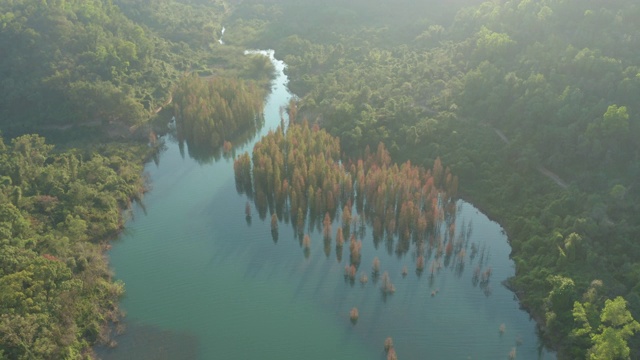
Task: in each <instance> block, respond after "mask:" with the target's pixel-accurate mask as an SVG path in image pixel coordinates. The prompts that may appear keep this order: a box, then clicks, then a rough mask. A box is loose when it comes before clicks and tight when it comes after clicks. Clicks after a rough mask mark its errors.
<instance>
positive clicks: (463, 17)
mask: <svg viewBox="0 0 640 360" xmlns="http://www.w3.org/2000/svg"><path fill="white" fill-rule="evenodd" d="M223 23H224V26H225V27H226V33H225V39H224V43H225V46H221V44H220V43H219V41H218V40H219V39H220V36H221V31H222V27H223V25H222V24H223ZM638 24H640V5H638V4H637V3H636V2H634V1H632V0H616V1H608V2H602V1H597V0H541V1H531V0H514V1H486V2H483V1H480V0H455V1H444V0H429V1H421V2H416V1H410V0H401V1H397V2H384V1H373V2H371V1H362V0H355V1H348V2H345V1H339V0H329V1H326V2H311V1H304V0H303V1H291V0H277V1H270V2H261V1H257V0H245V1H241V2H240V1H222V0H215V1H201V0H159V1H153V2H149V1H143V0H113V1H108V0H91V1H77V0H66V1H63V0H48V1H35V0H13V1H3V2H0V29H2V30H1V32H0V54H2V56H0V91H1V93H2V94H3V96H2V98H1V99H0V129H1V130H2V134H3V136H4V138H5V141H4V142H3V143H1V144H2V146H0V151H1V153H2V160H1V161H0V168H2V171H1V172H0V176H1V177H2V178H3V179H4V180H3V181H2V185H1V186H2V189H3V190H2V194H4V195H3V200H2V201H3V204H5V205H3V207H2V209H3V210H2V211H3V213H4V214H3V215H2V217H1V222H0V224H5V225H3V226H4V227H6V231H4V232H3V233H4V234H5V235H4V236H3V237H2V238H3V239H4V240H3V242H2V248H1V250H0V251H2V252H3V253H4V254H5V255H4V256H3V257H2V259H3V260H2V261H0V266H1V268H2V273H1V274H0V281H1V282H2V287H3V290H2V291H1V292H0V294H2V295H1V296H5V297H7V298H6V299H4V298H3V299H2V301H1V302H0V304H2V307H3V308H2V311H1V312H0V317H1V319H2V325H1V326H2V330H3V331H2V334H3V337H2V338H1V340H2V343H1V344H0V354H3V353H2V352H4V354H3V355H0V358H1V357H2V356H4V357H8V358H58V357H65V356H66V357H69V358H77V357H82V356H85V355H83V354H85V352H86V351H87V349H88V348H89V345H90V344H92V343H94V342H95V341H97V340H98V339H99V338H101V337H102V332H101V327H102V326H103V325H104V323H105V320H112V319H115V318H116V316H115V315H114V316H112V314H109V310H110V309H111V310H113V303H114V302H115V301H116V300H114V299H116V298H117V297H118V296H119V295H120V294H121V293H122V284H118V283H114V282H112V281H111V280H110V277H109V274H108V271H107V267H106V265H105V264H104V263H103V262H102V261H103V258H102V256H100V248H101V247H104V246H105V243H104V241H103V240H104V239H106V238H108V237H110V236H113V234H115V233H116V232H117V231H118V229H119V228H120V227H121V226H122V218H121V215H120V212H119V209H120V208H126V207H127V206H128V205H129V203H130V201H131V199H132V198H134V197H135V196H136V194H137V192H139V191H140V190H141V188H142V186H141V182H140V177H139V176H140V172H141V168H140V165H138V164H140V162H141V160H143V159H145V158H146V155H143V153H144V151H142V150H140V148H139V144H140V141H141V140H140V139H141V138H142V139H144V140H142V141H146V139H147V136H146V134H145V136H138V137H135V136H132V135H131V134H132V133H135V132H136V131H139V130H140V131H143V132H144V131H148V129H149V127H147V124H148V123H149V119H152V120H153V119H157V118H158V115H157V113H158V112H160V111H161V110H162V109H163V108H165V107H169V108H171V109H173V110H174V111H183V110H176V109H181V108H180V106H181V105H180V104H172V101H175V99H174V97H173V96H172V95H174V90H176V89H179V86H180V85H179V84H180V83H181V82H180V81H181V79H182V83H183V84H184V83H185V82H187V81H189V79H192V80H193V79H196V77H195V76H191V75H190V74H197V75H200V76H213V77H214V78H218V77H220V78H222V77H224V78H232V79H238V80H233V81H238V83H241V81H249V80H251V79H253V80H255V81H256V82H257V84H258V87H265V86H266V84H267V83H268V79H269V69H267V68H265V62H264V61H261V60H260V59H257V60H256V58H255V57H251V56H244V55H243V50H244V49H246V48H252V47H260V48H268V47H271V48H273V49H275V50H276V54H277V56H278V57H279V58H282V59H283V60H284V61H285V62H286V63H287V65H288V67H287V74H288V76H289V78H290V84H289V88H290V89H291V90H292V91H293V93H295V94H296V95H298V96H299V97H300V100H299V103H298V104H297V105H296V106H297V108H296V111H297V112H298V113H299V114H300V115H299V116H298V117H300V118H302V117H306V118H307V119H309V122H310V123H311V125H310V127H311V129H313V127H314V126H317V127H318V128H319V129H323V130H325V131H326V132H327V133H328V134H330V135H332V136H336V137H338V138H339V139H340V144H341V152H344V157H343V154H342V153H340V154H332V153H331V150H329V149H330V148H331V144H326V146H327V147H328V148H329V149H328V150H327V151H329V153H328V154H322V155H323V156H324V158H325V162H326V161H328V159H332V161H333V163H334V164H336V163H338V161H339V160H340V161H342V160H346V159H349V158H351V159H356V158H359V157H361V158H363V159H367V157H368V156H369V155H370V152H371V150H369V153H367V150H366V149H367V148H368V149H377V148H378V144H380V143H383V144H385V148H386V149H387V150H388V154H389V155H388V156H390V159H393V162H395V163H403V162H405V161H411V164H414V165H417V166H420V167H423V168H432V166H433V164H434V162H436V159H441V163H442V164H446V165H447V166H448V167H449V168H450V174H451V176H454V175H456V176H458V177H459V184H460V185H459V189H457V193H454V195H453V196H458V197H461V198H464V199H466V200H469V201H471V202H472V203H474V204H476V205H477V206H479V207H480V208H481V209H482V210H483V211H484V212H486V213H487V214H489V215H490V216H491V217H492V218H494V219H496V220H497V221H499V222H500V224H501V225H502V226H504V228H505V229H506V231H507V233H508V235H509V240H510V244H511V246H512V258H513V259H514V261H515V264H516V276H515V277H514V278H512V279H510V280H509V282H508V286H509V287H510V288H511V289H513V291H514V292H515V293H516V294H517V296H518V298H519V300H520V302H521V303H522V304H523V306H524V307H525V308H526V309H527V310H528V311H529V312H530V314H531V315H532V316H533V317H534V318H535V319H536V321H537V322H538V324H539V326H540V328H541V330H542V334H543V335H544V337H545V339H546V341H547V342H548V344H550V345H551V346H552V347H553V348H555V349H557V350H558V351H559V357H560V358H568V359H578V358H590V359H609V358H612V359H613V358H621V359H624V358H637V357H638V356H640V354H639V353H638V348H639V347H638V346H639V345H640V338H639V337H638V336H637V335H634V334H635V333H636V332H637V330H638V329H637V327H638V326H637V323H636V322H635V320H633V319H634V318H635V319H640V287H639V286H638V284H640V261H639V260H638V259H640V247H639V246H638V244H636V242H637V241H636V240H637V239H638V236H639V234H640V223H638V218H640V208H639V205H638V204H639V203H640V202H639V201H638V200H640V183H639V179H640V142H638V141H637V139H638V138H639V137H640V121H639V116H640V109H639V108H638V101H637V100H638V99H640V67H639V66H638V64H637V59H638V58H640V27H639V25H638ZM193 81H196V80H193ZM202 89H204V87H202ZM203 92H204V90H203ZM207 96H209V95H207ZM202 98H203V99H204V98H206V96H204V95H203V96H202ZM212 111H213V110H212ZM255 111H257V108H256V110H254V112H255ZM161 121H164V120H162V119H161ZM203 126H204V125H203ZM94 129H98V130H99V131H92V130H94ZM231 131H235V130H231ZM32 132H35V133H40V134H47V136H48V137H49V135H51V137H52V138H54V139H61V140H65V141H61V142H62V144H60V145H59V146H58V147H56V148H53V149H52V148H51V147H50V146H49V145H47V144H46V142H45V141H44V140H43V139H42V138H40V137H35V136H29V135H27V136H26V137H25V136H22V137H20V136H21V135H23V134H27V133H32ZM96 133H98V134H100V136H99V137H98V140H97V142H99V143H102V144H105V145H103V146H97V147H96V146H91V145H90V140H93V139H94V138H95V134H96ZM114 137H117V138H118V139H125V141H126V144H124V143H120V145H119V147H120V148H121V149H122V150H120V151H116V150H113V148H114V147H113V146H112V145H109V143H111V144H112V142H113V140H114ZM9 138H14V140H12V141H9V140H6V139H9ZM81 139H84V141H83V140H81ZM215 140H216V141H215V143H216V144H218V146H219V143H220V142H221V141H222V142H224V141H225V140H229V139H226V138H225V137H218V138H217V139H215ZM78 143H80V144H79V145H78ZM5 144H6V145H5ZM76 146H79V147H80V149H75V150H74V149H71V148H73V147H76ZM67 148H69V149H70V150H68V151H67V150H66V149H67ZM74 159H75V160H74ZM241 159H244V160H242V161H244V163H245V165H246V163H247V160H249V159H247V158H241ZM267 159H268V158H265V159H264V160H263V162H267V163H268V160H267ZM282 160H283V161H284V160H286V161H288V159H282ZM294 160H295V158H294ZM61 164H64V166H62V165H61ZM263 165H264V164H263ZM353 165H354V166H355V167H356V170H355V172H351V171H350V172H349V173H350V174H351V181H352V182H353V184H354V185H355V186H356V187H357V186H359V184H358V182H359V178H358V177H359V171H358V169H357V168H358V163H357V162H355V163H354V164H353ZM364 165H365V164H364V163H363V166H364ZM238 166H240V165H238ZM254 166H255V163H254ZM260 166H261V165H260V163H259V165H258V167H257V169H260ZM271 166H272V167H273V164H272V165H271ZM83 167H84V171H81V170H80V169H82V168H83ZM89 169H93V170H89ZM259 171H260V170H258V176H257V178H258V179H259V178H260V173H259ZM285 174H286V171H285V172H283V171H282V169H280V177H281V180H282V181H284V179H285ZM311 174H313V173H311ZM254 175H255V174H254ZM292 175H293V174H286V176H290V177H289V178H288V181H290V185H292V187H293V185H294V183H296V182H298V183H299V184H295V186H299V187H300V189H299V191H296V193H297V192H307V193H308V194H312V193H311V192H310V191H309V188H310V187H311V188H312V189H313V194H314V195H313V196H311V199H305V200H304V201H307V202H311V201H312V200H313V205H314V208H315V207H317V210H315V211H316V214H315V215H316V216H317V217H318V219H321V218H322V217H324V216H325V213H327V212H328V213H329V216H330V217H332V216H334V215H335V213H336V211H333V210H332V209H333V207H331V206H327V204H326V199H325V203H324V206H323V204H321V205H317V204H319V203H320V202H318V201H317V199H318V198H319V196H318V195H316V193H317V192H318V188H319V187H323V186H324V184H320V183H319V182H318V181H317V180H316V181H315V182H309V183H307V182H308V181H311V180H312V179H307V178H306V177H303V180H300V179H298V178H299V177H298V176H292ZM307 175H308V174H307ZM83 176H84V177H83ZM341 176H342V175H341ZM344 176H347V175H344ZM269 179H270V178H264V179H263V180H261V181H263V182H264V181H266V182H269V181H274V180H269ZM347 179H348V178H345V179H341V180H340V181H342V182H341V183H342V184H344V183H345V181H346V180H347ZM253 181H255V179H254V180H253ZM258 183H260V181H258ZM244 184H245V185H240V188H241V189H244V191H250V192H251V193H252V196H253V197H254V200H255V201H257V202H260V204H263V205H259V206H258V208H260V209H262V210H261V214H260V215H261V216H266V213H267V209H268V210H271V209H270V207H273V208H274V212H273V213H274V214H277V215H276V216H277V218H278V220H280V215H279V214H278V208H279V204H282V203H283V200H282V199H279V197H281V196H282V194H279V195H278V191H279V190H278V191H272V190H269V189H272V188H271V187H265V188H263V187H261V186H256V185H255V184H253V183H252V181H251V180H245V182H244ZM248 184H251V185H250V186H251V188H250V189H247V188H246V187H247V186H248ZM242 186H245V188H242ZM276 189H277V188H276ZM333 190H334V189H331V192H332V193H333V194H332V196H334V197H336V198H335V199H334V201H335V205H334V207H336V208H337V206H338V204H340V205H341V206H343V205H344V202H339V201H337V193H338V191H333ZM341 191H342V190H341ZM79 192H82V193H84V194H83V195H78V194H79ZM86 192H88V193H86ZM321 192H322V193H323V194H322V195H321V196H322V197H323V198H324V197H326V196H327V194H325V190H324V187H323V190H322V191H321ZM298 195H299V194H298ZM328 199H331V197H328ZM287 201H288V203H289V206H290V207H289V213H288V214H287V211H283V210H281V211H283V212H282V217H284V216H289V217H290V219H293V218H296V220H297V218H298V217H299V216H298V211H297V208H299V206H296V207H295V209H294V212H295V214H294V213H291V211H292V208H291V203H293V202H294V198H293V196H292V197H291V198H290V199H289V200H287ZM300 201H301V198H300V199H299V198H296V199H295V202H296V205H300V204H299V203H300ZM354 201H355V202H356V205H357V204H358V198H357V197H356V198H355V199H354ZM363 204H364V203H363ZM383 208H384V207H383ZM383 208H381V209H380V210H382V209H383ZM309 209H312V208H309ZM340 210H341V209H340ZM385 210H386V209H385ZM332 211H333V212H332ZM54 215H55V216H54ZM305 216H306V215H303V218H304V217H305ZM304 221H308V220H307V219H303V222H304ZM380 221H381V222H383V220H382V219H381V220H380ZM385 221H386V219H385ZM318 222H320V220H318ZM395 225H396V227H397V225H398V224H397V223H396V224H395ZM374 227H375V224H374ZM396 230H397V229H396ZM400 235H401V234H400ZM16 259H21V260H19V261H18V260H16ZM79 264H81V265H79ZM20 277H25V278H28V279H21V278H20ZM45 280H46V281H49V284H47V283H46V281H45ZM20 282H22V284H23V285H22V286H18V285H16V284H19V283H20ZM81 283H87V284H91V286H96V289H99V290H96V291H89V290H88V288H85V287H82V286H79V285H78V284H81ZM25 284H32V286H30V287H29V286H27V287H26V288H27V289H30V290H29V292H28V293H26V294H25V293H24V292H21V291H19V290H20V288H22V289H23V290H24V289H25V286H26V285H25ZM5 289H7V290H6V291H5ZM25 291H26V290H25ZM96 294H98V295H96ZM96 296H97V297H96ZM65 297H66V298H72V299H73V301H65V302H64V303H65V304H70V305H69V308H64V307H63V306H62V305H60V306H57V305H56V304H57V303H56V302H55V301H54V302H49V301H47V299H50V298H51V299H52V298H55V299H62V298H65ZM26 299H35V300H33V301H26ZM12 304H13V305H12ZM31 304H32V305H31ZM41 304H46V306H43V305H41ZM88 309H101V310H99V311H90V310H88ZM99 314H102V315H101V316H98V315H99ZM105 314H108V315H105ZM96 316H98V318H96ZM71 324H75V325H71ZM16 329H18V330H16ZM9 330H10V331H9ZM71 330H73V331H71ZM63 333H64V334H63ZM42 334H46V336H42ZM36 340H38V342H37V344H36V343H35V342H36Z"/></svg>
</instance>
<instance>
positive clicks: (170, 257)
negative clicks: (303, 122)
mask: <svg viewBox="0 0 640 360" xmlns="http://www.w3.org/2000/svg"><path fill="white" fill-rule="evenodd" d="M273 61H274V64H275V65H276V67H277V71H278V77H277V79H276V81H275V83H274V87H273V91H272V93H271V95H270V96H269V98H268V99H267V104H266V107H265V127H264V128H263V130H262V132H261V134H259V135H258V138H259V136H261V135H263V134H265V133H266V131H268V130H269V129H273V128H275V126H277V125H278V124H279V122H280V115H279V114H280V107H281V106H283V105H285V104H287V103H288V100H289V98H290V97H291V94H290V93H289V92H288V90H287V88H286V81H287V79H286V76H284V74H283V73H282V70H283V68H284V64H283V63H282V62H279V61H277V60H275V59H273ZM166 141H167V149H166V151H164V152H163V153H162V155H161V158H160V161H159V163H158V164H157V165H156V164H149V165H148V166H147V168H146V171H147V172H148V174H149V177H150V180H151V184H152V191H151V192H150V193H148V194H147V196H146V197H145V199H144V204H145V209H146V211H143V209H142V208H140V207H136V208H135V209H134V210H133V219H132V220H131V221H129V223H128V224H127V228H126V231H125V233H124V234H123V235H122V236H121V238H120V240H119V241H117V242H116V243H115V244H114V246H113V249H112V250H111V252H110V256H111V265H112V267H113V269H114V271H115V274H116V277H117V278H118V279H121V280H123V281H124V282H125V283H126V290H127V294H126V297H125V298H124V299H123V301H122V308H123V309H124V310H125V311H126V313H127V319H126V323H127V331H126V333H125V334H124V335H122V336H120V337H119V338H118V339H117V341H118V343H119V345H118V347H117V348H116V349H114V350H108V351H106V352H102V353H101V354H100V355H101V356H102V357H103V358H104V359H265V360H269V359H310V360H313V359H318V360H321V359H322V360H326V359H385V358H386V356H385V353H384V349H383V343H384V339H385V338H386V337H388V336H391V337H393V340H394V344H395V348H396V350H397V353H398V357H399V358H400V359H507V358H508V354H509V352H510V351H511V350H512V348H516V352H517V359H554V358H555V355H553V354H551V353H548V352H547V351H546V350H544V349H542V348H541V347H540V345H539V341H538V338H537V336H536V332H535V324H534V322H533V321H531V320H530V319H529V316H528V315H527V314H526V313H525V312H524V311H522V310H520V309H519V308H518V303H517V301H516V300H515V299H514V296H513V293H511V292H510V291H509V290H507V289H506V288H505V287H504V286H502V285H501V281H503V280H505V279H507V278H508V277H510V276H512V275H513V274H514V266H513V262H512V261H511V260H510V259H509V252H510V248H509V246H508V243H507V239H506V236H505V235H504V233H503V232H502V229H501V227H500V226H499V225H498V224H496V223H494V222H492V221H490V220H489V219H487V217H486V216H484V215H483V214H482V213H480V212H479V211H478V210H477V209H475V208H474V207H473V206H472V205H470V204H468V203H464V202H460V203H459V204H458V216H457V219H458V225H457V226H458V227H459V228H460V230H462V229H461V228H462V226H463V225H462V223H466V224H469V223H472V224H473V225H472V231H471V234H470V238H469V243H470V244H471V243H473V244H476V246H477V247H478V249H480V251H479V252H478V254H477V255H476V257H475V258H474V259H473V260H471V258H470V255H469V254H468V255H467V257H466V259H465V266H464V268H462V269H461V268H460V267H459V266H450V267H443V268H442V269H440V271H439V272H438V273H437V274H435V275H434V276H431V275H430V273H429V269H428V267H429V265H430V264H431V260H432V259H429V261H427V269H426V270H425V271H424V273H422V274H421V275H420V276H419V275H418V274H417V273H416V272H415V249H412V250H411V251H409V252H408V253H407V254H406V255H403V256H398V255H396V254H395V253H393V252H392V253H391V254H390V253H388V251H387V247H386V245H385V243H384V241H383V242H382V243H381V244H380V245H379V246H378V247H377V248H376V247H375V246H374V242H373V238H372V235H371V231H370V230H368V231H367V233H366V235H365V236H364V237H363V238H362V239H363V243H364V246H363V253H362V265H361V271H365V272H367V273H369V272H370V270H369V269H370V268H371V264H372V260H373V258H374V257H375V256H377V257H379V259H380V263H381V270H382V271H388V272H389V274H390V276H391V279H392V281H393V283H394V284H395V287H396V292H395V294H393V295H390V296H387V297H383V296H382V293H381V291H380V288H379V283H378V284H375V283H374V282H373V281H371V274H369V277H370V281H369V282H368V283H367V284H365V285H362V284H360V282H358V281H356V282H355V283H351V282H349V281H345V278H344V276H343V274H344V266H345V264H346V263H347V262H348V261H349V260H348V259H349V256H348V246H345V249H344V256H343V259H342V261H341V262H338V261H337V256H336V252H335V246H334V244H332V245H331V250H330V251H329V252H328V255H327V254H326V253H325V250H324V242H323V239H322V234H321V232H319V231H317V232H312V233H311V238H312V244H311V251H310V254H309V256H308V257H305V256H304V253H303V250H302V248H301V247H300V242H299V240H298V239H297V238H296V237H295V236H294V232H293V231H292V230H291V228H290V227H289V226H287V225H284V224H281V226H280V232H279V238H278V240H277V242H274V240H273V239H272V237H271V232H270V224H269V219H267V220H266V221H262V220H260V219H259V218H258V216H257V211H255V209H253V210H254V216H253V218H252V221H251V222H250V223H249V222H248V221H247V220H246V219H245V204H246V202H247V199H246V198H245V197H244V195H238V193H237V192H236V189H235V182H234V175H233V162H232V160H227V159H222V160H220V161H218V162H212V163H209V164H202V163H201V161H200V162H198V161H195V160H192V159H190V158H189V157H188V155H184V153H185V152H184V151H183V152H181V151H180V149H179V147H178V144H177V143H176V142H175V141H172V140H170V139H166ZM254 142H255V141H252V142H250V143H249V144H248V145H245V146H244V147H242V148H240V149H237V152H238V153H240V152H243V151H250V150H251V148H252V147H253V143H254ZM336 226H337V225H336V224H334V226H333V229H334V232H335V229H336ZM468 253H470V252H468ZM483 254H484V256H482V255H483ZM481 260H482V261H483V265H482V268H483V269H484V268H486V267H491V268H492V270H493V274H492V276H491V279H490V281H489V284H488V285H487V286H484V287H483V286H480V285H478V284H476V285H474V282H473V280H472V278H473V273H474V268H476V267H477V266H478V264H479V263H480V261H481ZM403 266H407V268H408V269H409V273H408V275H407V276H406V277H403V276H402V274H401V272H402V267H403ZM432 295H434V296H432ZM354 306H355V307H358V309H359V313H360V319H359V321H358V322H357V324H355V325H353V324H352V323H351V322H350V320H349V310H350V309H351V308H352V307H354ZM501 324H504V333H501V332H500V331H499V329H500V326H501Z"/></svg>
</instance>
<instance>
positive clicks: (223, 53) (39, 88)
mask: <svg viewBox="0 0 640 360" xmlns="http://www.w3.org/2000/svg"><path fill="white" fill-rule="evenodd" d="M228 11H229V8H228V5H227V4H226V2H224V1H206V2H204V1H195V0H193V1H191V0H183V1H178V0H158V1H152V2H147V1H132V0H115V1H112V0H48V1H38V0H12V1H2V2H0V93H1V94H2V97H0V128H1V129H2V130H3V132H4V133H5V135H7V134H21V133H24V132H29V131H40V130H43V129H60V128H62V129H65V128H68V127H69V126H74V125H88V126H98V125H100V124H118V125H123V126H124V125H126V126H132V125H136V124H139V123H141V122H143V121H145V120H148V119H149V117H150V116H151V115H152V114H153V113H154V112H155V111H156V110H157V109H158V108H159V107H160V106H162V105H164V104H166V103H167V102H168V101H169V100H170V99H171V96H170V92H171V86H172V84H173V83H175V81H176V80H177V79H178V78H179V77H181V76H182V75H183V74H184V73H186V72H197V73H199V74H201V75H211V74H214V73H216V71H217V70H216V69H223V70H225V71H226V74H227V75H233V76H240V77H243V76H249V77H253V78H255V77H256V76H257V75H259V76H261V77H266V76H268V74H266V76H265V74H264V73H263V74H257V73H258V71H257V70H256V69H254V68H255V67H256V66H258V70H260V69H262V68H263V67H264V64H255V62H251V60H250V59H247V57H246V56H243V53H242V51H243V50H244V48H240V47H234V46H225V47H222V46H221V45H220V44H219V43H218V39H219V37H220V31H221V28H222V25H221V24H220V21H221V19H222V18H224V16H226V14H227V12H228Z"/></svg>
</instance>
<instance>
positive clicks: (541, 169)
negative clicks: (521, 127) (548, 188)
mask: <svg viewBox="0 0 640 360" xmlns="http://www.w3.org/2000/svg"><path fill="white" fill-rule="evenodd" d="M493 130H494V131H495V132H496V134H497V135H498V136H499V137H500V139H502V142H504V143H505V144H507V145H509V144H510V141H509V138H508V137H507V136H506V135H505V134H504V133H503V132H502V131H500V130H498V129H496V128H493ZM536 169H537V170H538V172H540V173H541V174H542V175H544V176H546V177H548V178H549V179H551V180H552V181H553V182H555V183H556V184H558V186H560V187H561V188H563V189H566V188H568V187H569V185H568V184H567V183H566V182H565V181H564V180H562V179H561V178H560V176H558V174H556V173H554V172H553V171H551V170H549V169H547V168H546V167H544V166H542V165H538V166H537V167H536Z"/></svg>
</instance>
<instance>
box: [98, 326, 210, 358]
mask: <svg viewBox="0 0 640 360" xmlns="http://www.w3.org/2000/svg"><path fill="white" fill-rule="evenodd" d="M115 340H116V341H117V343H118V345H117V347H116V348H107V347H98V348H96V349H95V350H96V354H97V355H98V357H99V358H100V359H102V360H125V359H136V360H147V359H149V360H152V359H153V360H165V359H166V360H173V359H182V360H191V359H197V358H198V338H197V336H196V335H195V334H191V333H188V332H176V331H169V330H164V329H161V328H159V327H157V326H151V325H145V324H136V323H128V324H127V331H126V333H125V334H123V335H120V336H118V337H116V339H115Z"/></svg>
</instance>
